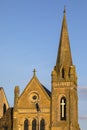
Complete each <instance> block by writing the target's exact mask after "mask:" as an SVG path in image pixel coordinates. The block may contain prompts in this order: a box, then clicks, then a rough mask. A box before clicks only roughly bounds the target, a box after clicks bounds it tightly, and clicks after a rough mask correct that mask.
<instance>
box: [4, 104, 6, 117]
mask: <svg viewBox="0 0 87 130" xmlns="http://www.w3.org/2000/svg"><path fill="white" fill-rule="evenodd" d="M5 113H6V104H4V105H3V115H4V114H5Z"/></svg>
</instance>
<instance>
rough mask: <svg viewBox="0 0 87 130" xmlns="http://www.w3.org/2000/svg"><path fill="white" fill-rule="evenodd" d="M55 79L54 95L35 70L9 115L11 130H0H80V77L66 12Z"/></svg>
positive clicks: (17, 95)
mask: <svg viewBox="0 0 87 130" xmlns="http://www.w3.org/2000/svg"><path fill="white" fill-rule="evenodd" d="M51 78H52V80H51V82H52V84H51V92H50V91H49V90H48V89H47V88H46V87H45V86H44V85H42V84H41V83H40V81H39V80H38V78H37V76H36V73H35V70H34V74H33V77H32V79H31V80H30V82H29V83H28V84H27V86H26V87H25V89H24V91H23V92H22V94H20V90H19V87H18V86H16V87H15V89H14V107H13V108H12V109H11V111H12V112H10V113H9V114H11V116H10V117H11V118H10V119H11V121H10V124H9V125H11V127H9V125H8V124H7V127H2V125H1V127H0V128H1V129H0V130H80V128H79V124H78V93H77V75H76V68H75V66H74V65H73V61H72V55H71V49H70V42H69V36H68V29H67V23H66V12H65V11H64V16H63V21H62V28H61V35H60V41H59V48H58V55H57V60H56V65H55V67H54V68H53V70H52V73H51ZM6 120H8V119H7V118H6ZM0 122H1V119H0ZM5 123H6V122H5ZM8 128H9V129H8Z"/></svg>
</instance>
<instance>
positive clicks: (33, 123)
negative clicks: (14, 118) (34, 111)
mask: <svg viewBox="0 0 87 130" xmlns="http://www.w3.org/2000/svg"><path fill="white" fill-rule="evenodd" d="M32 130H36V119H34V120H33V121H32Z"/></svg>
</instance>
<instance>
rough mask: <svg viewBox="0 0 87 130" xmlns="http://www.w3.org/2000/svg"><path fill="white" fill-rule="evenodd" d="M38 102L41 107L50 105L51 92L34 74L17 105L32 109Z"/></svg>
mask: <svg viewBox="0 0 87 130" xmlns="http://www.w3.org/2000/svg"><path fill="white" fill-rule="evenodd" d="M36 103H38V104H39V105H40V107H41V108H44V107H46V106H47V107H50V92H49V90H48V89H46V88H45V87H44V86H43V85H41V83H40V82H39V80H38V79H37V77H36V76H33V78H32V79H31V81H30V82H29V83H28V85H27V86H26V88H25V89H24V91H23V93H22V94H21V95H20V97H19V99H18V103H17V107H18V108H22V109H23V108H26V109H28V108H29V109H32V108H35V105H36Z"/></svg>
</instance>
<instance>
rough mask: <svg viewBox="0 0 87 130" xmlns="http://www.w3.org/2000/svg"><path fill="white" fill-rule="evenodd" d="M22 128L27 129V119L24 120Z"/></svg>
mask: <svg viewBox="0 0 87 130" xmlns="http://www.w3.org/2000/svg"><path fill="white" fill-rule="evenodd" d="M24 130H28V119H26V120H25V121H24Z"/></svg>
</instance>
